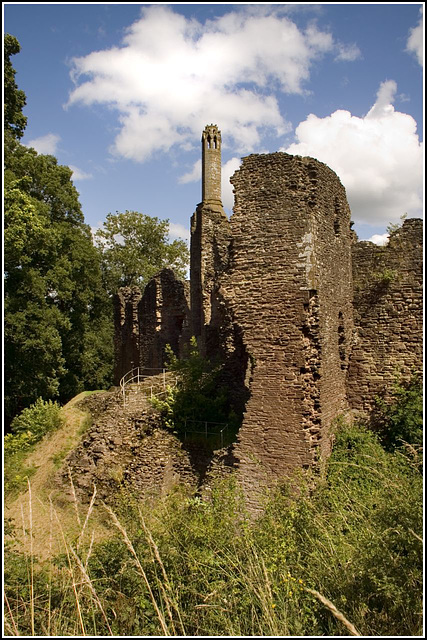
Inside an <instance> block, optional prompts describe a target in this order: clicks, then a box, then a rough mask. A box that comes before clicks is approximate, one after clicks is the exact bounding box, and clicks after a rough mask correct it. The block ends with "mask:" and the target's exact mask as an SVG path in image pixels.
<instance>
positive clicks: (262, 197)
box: [213, 153, 352, 501]
mask: <svg viewBox="0 0 427 640" xmlns="http://www.w3.org/2000/svg"><path fill="white" fill-rule="evenodd" d="M232 183H233V186H234V188H235V206H234V214H233V215H232V216H231V219H230V227H231V234H232V242H231V245H230V256H229V260H230V262H229V268H228V269H227V270H226V271H225V272H224V273H223V274H222V276H220V277H219V279H218V280H219V282H218V284H217V287H216V289H215V293H214V296H215V299H216V305H215V307H216V309H217V312H216V314H215V315H214V318H213V322H214V323H215V322H216V323H217V325H218V326H217V330H218V331H219V333H220V336H221V337H220V342H221V344H222V348H224V345H228V346H227V347H226V348H228V350H229V352H230V351H232V350H233V348H236V341H235V340H234V344H233V336H236V335H238V336H239V342H240V347H239V348H240V350H242V347H243V350H244V352H245V353H246V358H243V359H242V363H241V366H242V368H246V370H242V371H241V375H240V379H244V380H245V381H246V384H247V386H248V389H249V391H250V398H249V400H248V402H247V404H246V408H245V414H244V420H243V424H242V427H241V429H240V432H239V435H238V442H237V444H236V447H235V452H234V453H235V456H236V458H237V459H238V467H239V472H240V476H241V478H242V482H243V485H244V487H245V492H246V494H247V495H248V496H249V497H250V499H252V498H253V499H254V501H256V495H255V494H256V492H257V489H258V488H260V487H261V486H262V485H264V484H271V482H272V479H273V478H278V477H282V476H284V475H288V474H289V473H290V472H291V471H292V470H294V469H296V468H302V467H307V466H309V465H311V464H312V463H313V462H314V461H315V460H316V458H317V456H318V453H319V452H322V453H324V454H325V455H326V453H327V452H328V451H329V447H330V444H329V438H328V429H329V426H330V424H331V421H332V420H333V418H334V417H336V416H337V414H338V413H339V412H340V411H342V410H343V409H345V407H346V399H345V379H346V372H347V366H348V358H349V349H350V337H351V333H352V277H351V262H350V210H349V207H348V204H347V200H346V196H345V191H344V188H343V187H342V185H341V183H340V182H339V180H338V178H337V176H336V175H335V174H334V173H333V172H332V171H331V170H330V169H329V168H328V167H326V165H323V164H321V163H319V162H317V161H315V160H312V159H309V158H300V157H294V156H290V155H288V154H284V153H276V154H270V155H252V156H249V157H247V158H245V159H244V160H243V164H242V166H241V168H240V170H239V171H238V172H236V173H235V174H234V176H233V178H232Z"/></svg>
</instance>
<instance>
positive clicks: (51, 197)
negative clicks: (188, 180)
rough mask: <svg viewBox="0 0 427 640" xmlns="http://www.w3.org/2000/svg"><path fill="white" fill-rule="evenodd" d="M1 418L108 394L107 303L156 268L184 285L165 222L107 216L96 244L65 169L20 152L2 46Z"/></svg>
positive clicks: (18, 122)
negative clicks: (87, 393)
mask: <svg viewBox="0 0 427 640" xmlns="http://www.w3.org/2000/svg"><path fill="white" fill-rule="evenodd" d="M4 48H5V55H4V58H5V74H4V75H5V108H4V113H5V118H4V133H5V152H4V163H5V170H4V182H5V192H4V257H5V259H4V280H5V282H4V311H5V314H4V335H5V414H6V420H7V421H8V422H10V420H11V419H12V418H13V417H14V415H16V413H17V412H19V411H20V410H21V409H23V408H25V407H27V406H29V405H30V404H32V403H34V402H35V401H36V400H37V398H39V397H42V398H43V399H44V400H50V399H59V400H60V401H61V402H63V401H67V400H68V399H70V398H71V397H72V396H73V395H75V394H77V393H79V392H80V391H83V389H97V388H98V389H99V388H106V387H108V386H110V384H111V380H112V364H113V363H112V360H113V312H112V297H111V294H113V293H115V292H116V291H117V289H118V288H119V287H121V286H124V285H132V284H137V285H139V286H144V285H145V283H146V282H147V281H148V280H149V278H150V277H151V276H153V275H154V274H155V273H156V272H158V271H159V270H160V269H162V268H163V267H171V268H173V269H174V270H175V271H176V273H177V275H180V276H182V277H185V271H186V264H187V262H188V248H187V246H186V243H185V242H184V241H182V240H175V241H174V242H169V241H168V230H169V222H168V221H167V220H164V221H161V220H159V219H157V218H151V217H150V216H147V215H144V214H142V213H137V212H135V211H126V212H125V213H117V214H115V215H113V214H109V215H108V216H107V220H106V222H105V223H104V228H103V229H101V230H99V231H98V232H97V234H96V245H97V246H95V244H94V241H93V236H92V232H91V229H90V227H89V226H88V225H86V224H85V222H84V217H83V213H82V210H81V206H80V202H79V194H78V192H77V190H76V188H75V186H74V184H73V182H72V179H71V178H72V171H71V169H70V168H69V167H66V166H62V165H60V164H58V161H57V159H56V158H55V157H54V156H52V155H41V154H38V153H37V152H36V151H35V149H31V148H28V147H26V146H24V145H22V144H21V143H20V139H21V137H22V136H23V134H24V130H25V126H26V122H27V119H26V117H25V116H24V115H23V113H22V110H23V107H24V106H25V104H26V97H25V93H24V92H23V91H21V90H19V89H18V87H17V85H16V82H15V70H14V68H13V66H12V64H11V61H10V57H11V56H12V55H14V54H16V53H18V52H19V51H20V45H19V42H18V40H17V39H16V38H14V37H13V36H11V35H6V36H5V41H4Z"/></svg>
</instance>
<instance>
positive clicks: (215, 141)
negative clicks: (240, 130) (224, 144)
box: [213, 136, 218, 149]
mask: <svg viewBox="0 0 427 640" xmlns="http://www.w3.org/2000/svg"><path fill="white" fill-rule="evenodd" d="M213 146H214V149H218V140H217V137H216V136H214V143H213Z"/></svg>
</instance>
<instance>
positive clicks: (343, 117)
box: [282, 80, 423, 225]
mask: <svg viewBox="0 0 427 640" xmlns="http://www.w3.org/2000/svg"><path fill="white" fill-rule="evenodd" d="M396 90H397V87H396V83H395V82H394V81H393V80H388V81H386V82H383V83H382V84H381V86H380V88H379V91H378V93H377V99H376V102H375V104H374V105H373V107H372V108H371V109H370V111H369V112H368V113H367V114H366V116H365V117H363V118H359V117H356V116H353V115H352V114H351V113H350V112H349V111H343V110H340V111H335V112H334V113H332V114H331V115H330V116H327V117H326V118H318V117H317V116H315V115H313V114H310V115H309V116H308V117H307V119H306V120H305V121H304V122H301V123H300V124H299V125H298V127H297V129H296V137H297V139H298V142H296V143H294V144H291V145H290V146H289V147H288V148H286V149H282V151H287V152H288V153H292V154H297V155H302V156H312V157H315V158H317V159H318V160H320V161H321V162H325V163H326V164H327V165H328V166H330V167H331V169H333V170H334V171H335V172H336V173H337V174H338V176H339V177H340V179H341V181H342V183H343V185H344V186H345V188H346V191H347V197H348V200H349V203H350V207H351V210H352V217H353V220H354V221H355V222H365V223H369V224H376V225H381V224H384V225H386V224H388V223H389V222H398V221H399V220H400V217H401V216H402V215H403V214H404V213H408V215H409V216H417V217H418V216H421V215H422V201H421V194H422V180H423V175H422V172H423V148H422V143H420V141H419V138H418V135H417V133H416V127H417V125H416V122H415V120H414V119H413V118H412V117H411V116H409V115H407V114H405V113H400V112H398V111H395V109H394V107H393V104H392V103H393V100H394V96H395V93H396Z"/></svg>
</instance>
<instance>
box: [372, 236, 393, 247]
mask: <svg viewBox="0 0 427 640" xmlns="http://www.w3.org/2000/svg"><path fill="white" fill-rule="evenodd" d="M388 239H389V235H388V233H382V234H379V233H374V235H373V236H371V237H370V238H368V241H369V242H373V243H374V244H377V245H379V246H380V247H384V246H385V245H386V244H387V243H388Z"/></svg>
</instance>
